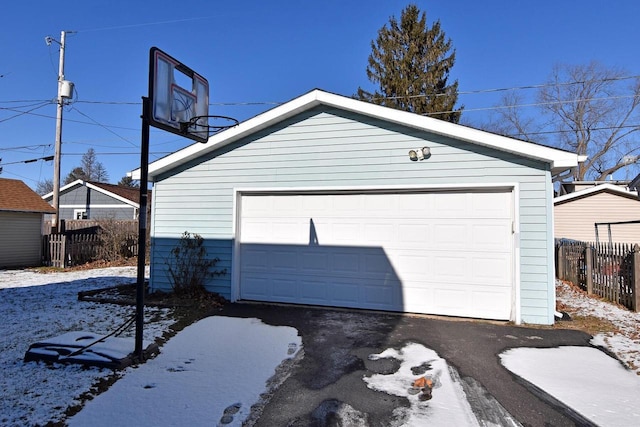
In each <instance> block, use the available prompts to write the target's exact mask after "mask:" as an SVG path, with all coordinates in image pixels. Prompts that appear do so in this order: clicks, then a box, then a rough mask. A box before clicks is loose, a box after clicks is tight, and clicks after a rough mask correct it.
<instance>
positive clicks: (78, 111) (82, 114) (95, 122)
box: [71, 107, 137, 147]
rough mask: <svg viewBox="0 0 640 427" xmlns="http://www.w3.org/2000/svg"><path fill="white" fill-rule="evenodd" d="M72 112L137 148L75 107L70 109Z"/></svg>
mask: <svg viewBox="0 0 640 427" xmlns="http://www.w3.org/2000/svg"><path fill="white" fill-rule="evenodd" d="M71 109H72V110H74V111H76V112H77V113H78V114H80V115H81V116H83V117H86V118H87V119H89V120H91V121H92V122H93V123H94V124H96V125H98V126H100V127H101V128H103V129H104V130H106V131H107V132H109V133H111V134H113V135H115V136H117V137H118V138H120V139H121V140H123V141H124V142H126V143H128V144H130V145H132V146H133V147H137V145H136V144H134V143H133V142H131V141H129V140H128V139H127V138H125V137H124V136H122V135H119V134H117V133H116V132H115V131H113V130H111V129H109V127H107V126H105V125H103V124H102V123H99V122H98V121H97V120H94V119H93V118H91V117H89V116H88V115H87V114H85V113H83V112H82V111H80V110H78V109H77V108H76V107H71Z"/></svg>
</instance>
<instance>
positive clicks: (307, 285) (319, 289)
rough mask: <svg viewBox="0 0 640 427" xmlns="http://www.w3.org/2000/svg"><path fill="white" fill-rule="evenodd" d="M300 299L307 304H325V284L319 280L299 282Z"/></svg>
mask: <svg viewBox="0 0 640 427" xmlns="http://www.w3.org/2000/svg"><path fill="white" fill-rule="evenodd" d="M300 297H301V298H302V299H303V300H304V301H305V302H307V303H308V304H323V303H326V301H327V298H328V297H329V288H328V286H327V283H326V282H325V281H321V280H302V281H301V282H300Z"/></svg>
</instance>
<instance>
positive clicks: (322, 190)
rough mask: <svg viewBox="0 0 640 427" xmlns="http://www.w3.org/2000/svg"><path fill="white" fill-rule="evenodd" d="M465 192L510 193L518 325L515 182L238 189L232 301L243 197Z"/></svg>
mask: <svg viewBox="0 0 640 427" xmlns="http://www.w3.org/2000/svg"><path fill="white" fill-rule="evenodd" d="M454 190H459V191H465V190H471V191H473V190H505V192H506V191H508V192H510V193H511V194H512V215H513V218H512V220H513V230H514V232H513V234H512V241H511V249H512V254H511V262H512V271H513V277H512V282H513V294H512V301H511V315H510V320H511V321H513V322H514V323H515V324H517V325H519V324H521V323H522V318H521V311H522V310H521V305H522V301H521V300H520V297H521V281H520V207H519V206H520V203H519V201H520V185H519V184H518V183H517V182H504V183H491V184H485V183H482V184H478V183H473V184H445V185H410V186H407V185H383V186H355V187H354V186H351V187H346V186H335V187H285V188H282V187H280V188H277V187H245V188H243V187H238V188H234V189H233V225H232V230H233V231H232V234H233V236H232V239H233V248H232V254H231V258H232V271H231V292H230V293H231V301H232V302H235V301H238V299H239V298H240V237H241V232H242V231H241V229H240V221H241V219H242V218H241V216H242V197H243V196H245V195H249V196H250V195H262V194H264V195H268V194H301V195H304V194H339V193H354V194H355V193H368V194H375V193H379V194H384V193H392V192H419V191H428V192H438V191H442V192H445V191H454Z"/></svg>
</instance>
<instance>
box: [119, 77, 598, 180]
mask: <svg viewBox="0 0 640 427" xmlns="http://www.w3.org/2000/svg"><path fill="white" fill-rule="evenodd" d="M320 104H322V105H327V106H329V107H334V108H339V109H342V110H345V111H350V112H353V113H357V114H363V115H366V116H370V117H373V118H378V119H381V120H385V121H388V122H392V123H396V124H400V125H402V126H408V127H413V128H415V129H419V130H422V131H426V132H430V133H435V134H439V135H443V136H447V137H452V138H456V139H459V140H463V141H467V142H471V143H474V144H476V145H482V146H486V147H490V148H493V149H497V150H501V151H505V152H511V153H513V154H516V155H519V156H523V157H528V158H531V159H534V160H539V161H542V162H544V163H548V164H550V167H551V171H552V174H553V175H557V174H559V173H562V172H564V171H566V170H567V169H571V168H574V167H577V166H578V163H579V162H580V156H578V155H576V154H575V153H571V152H568V151H564V150H560V149H557V148H551V147H546V146H543V145H538V144H534V143H530V142H526V141H520V140H517V139H513V138H508V137H505V136H501V135H497V134H493V133H489V132H486V131H482V130H479V129H474V128H470V127H467V126H461V125H458V124H455V123H450V122H446V121H443V120H438V119H434V118H432V117H426V116H421V115H418V114H414V113H410V112H407V111H402V110H395V109H392V108H388V107H383V106H380V105H376V104H372V103H368V102H363V101H359V100H356V99H353V98H347V97H345V96H341V95H335V94H332V93H328V92H324V91H321V90H318V89H315V90H313V91H311V92H308V93H306V94H304V95H302V96H300V97H298V98H295V99H293V100H291V101H289V102H287V103H285V104H282V105H280V106H278V107H276V108H273V109H271V110H269V111H266V112H264V113H262V114H259V115H257V116H255V117H253V118H251V119H249V120H247V121H245V122H242V123H241V124H239V125H238V126H236V127H234V128H231V129H228V130H226V131H224V132H220V133H218V134H216V135H214V136H212V137H211V138H209V140H208V143H207V144H193V145H190V146H188V147H186V148H184V149H182V150H180V151H178V152H176V153H174V154H171V155H169V156H167V157H165V158H163V159H160V160H158V161H156V162H153V163H152V164H150V165H149V179H150V180H153V178H154V177H156V176H158V175H160V174H162V173H164V172H167V171H169V170H171V169H174V168H175V167H177V166H179V165H181V164H184V163H186V162H189V161H191V160H193V159H196V158H197V157H199V156H201V155H202V154H204V153H207V152H210V151H213V150H216V149H218V148H221V147H223V146H225V145H227V144H230V143H232V142H234V141H237V140H239V139H241V138H243V137H245V136H247V135H250V134H253V133H255V132H258V131H260V130H263V129H265V128H267V127H269V126H271V125H273V124H275V123H278V122H280V121H282V120H286V119H288V118H290V117H293V116H295V115H296V114H299V113H301V112H303V111H306V110H309V109H311V108H314V107H316V106H317V105H320ZM585 158H586V157H585ZM583 161H584V160H583ZM129 176H131V177H132V178H133V179H140V169H136V170H134V171H132V172H131V173H130V174H129Z"/></svg>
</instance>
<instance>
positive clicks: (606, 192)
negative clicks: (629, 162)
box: [553, 182, 640, 243]
mask: <svg viewBox="0 0 640 427" xmlns="http://www.w3.org/2000/svg"><path fill="white" fill-rule="evenodd" d="M577 188H582V189H581V190H578V191H576V192H574V193H569V194H565V195H563V196H559V197H556V198H554V199H553V212H554V221H555V224H554V235H555V237H556V238H558V239H560V238H565V239H572V240H580V241H584V242H595V241H596V223H597V224H598V240H599V241H600V242H609V237H611V242H613V243H640V201H639V200H638V193H637V192H636V191H629V190H628V189H627V188H625V187H623V186H621V185H617V184H610V183H608V182H604V183H603V182H600V183H599V184H598V185H590V186H578V187H577ZM632 221H637V223H629V222H632ZM621 222H626V223H627V224H620V223H621ZM609 231H610V232H611V235H610V236H609Z"/></svg>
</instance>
